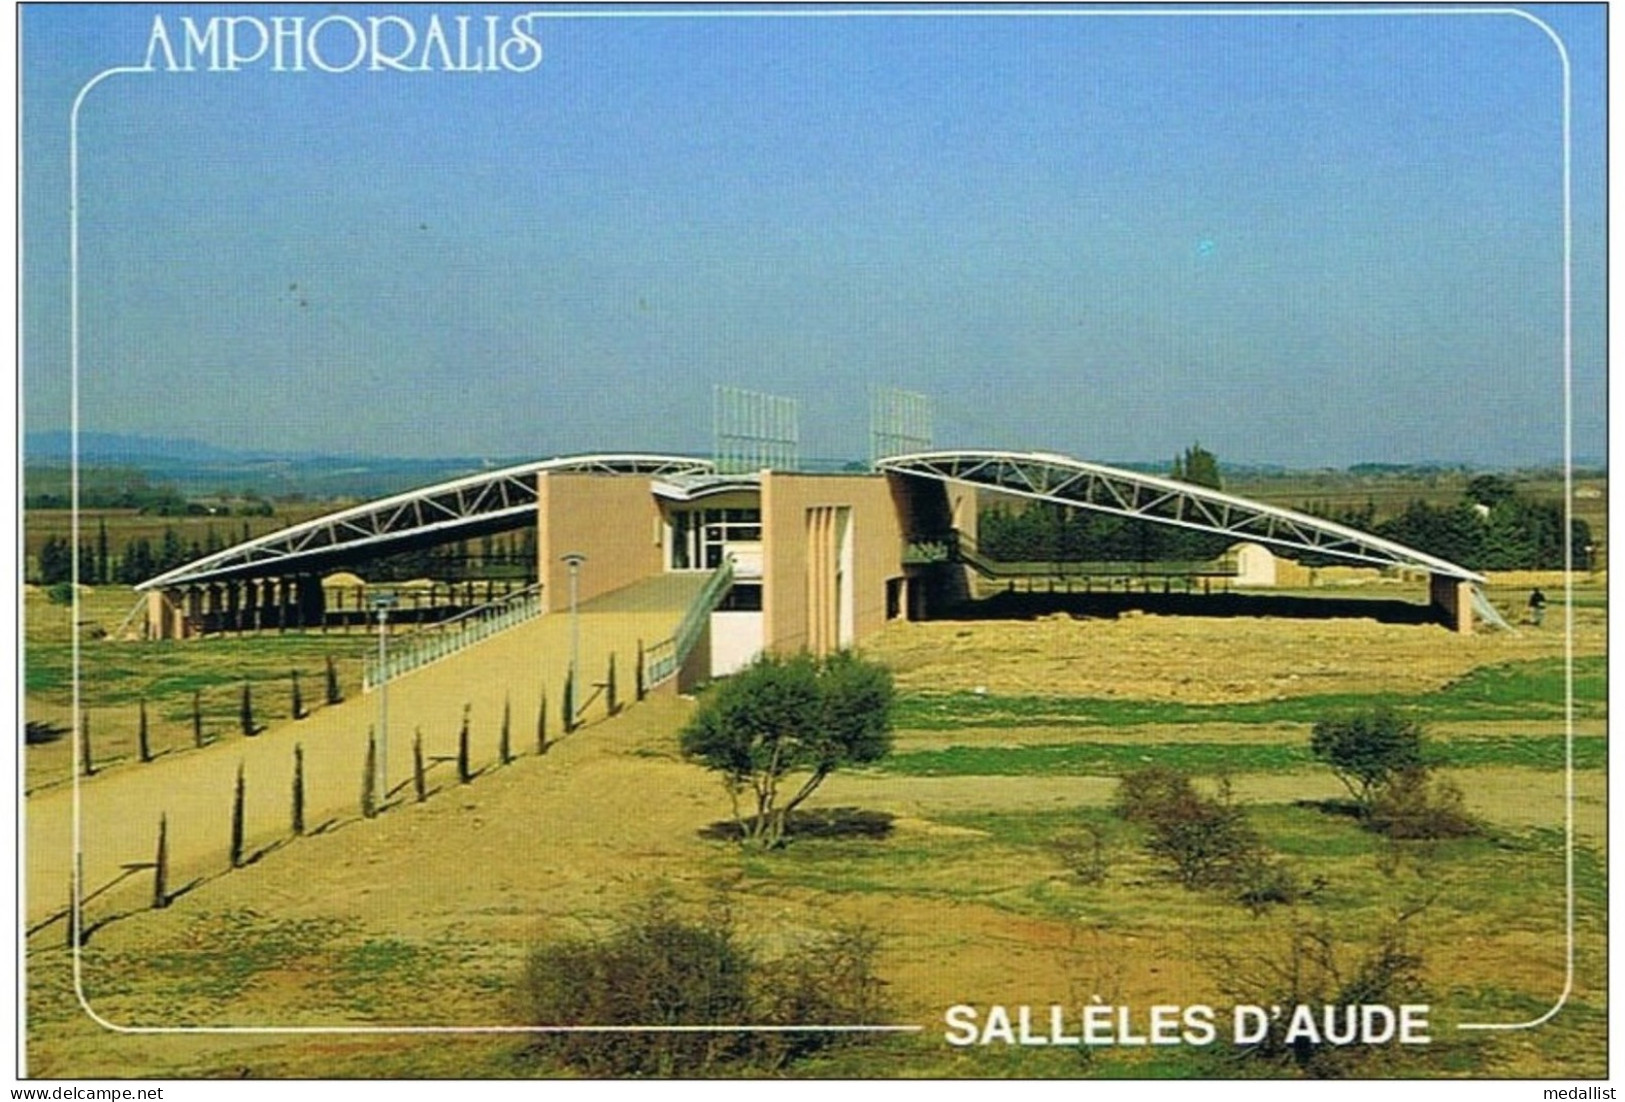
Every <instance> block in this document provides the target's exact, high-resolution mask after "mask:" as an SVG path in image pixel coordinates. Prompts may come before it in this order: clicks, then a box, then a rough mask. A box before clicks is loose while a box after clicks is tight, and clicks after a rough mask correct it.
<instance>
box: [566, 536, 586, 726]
mask: <svg viewBox="0 0 1625 1102" xmlns="http://www.w3.org/2000/svg"><path fill="white" fill-rule="evenodd" d="M563 561H564V562H566V563H568V564H569V565H570V686H571V694H570V695H571V697H572V699H571V700H570V711H571V712H574V711H575V706H576V702H575V700H574V697H575V696H576V695H578V694H579V693H580V692H581V615H580V613H579V611H578V610H577V608H576V592H577V588H576V587H577V580H578V578H579V577H580V575H581V564H582V563H584V562H586V561H587V556H585V555H583V554H582V553H581V552H579V551H571V552H570V553H569V554H567V555H564V556H563ZM575 719H576V717H575V716H574V715H567V716H565V717H564V722H565V723H568V724H571V725H572V726H573V725H574V724H575Z"/></svg>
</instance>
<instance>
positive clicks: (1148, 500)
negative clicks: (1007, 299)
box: [876, 451, 1484, 584]
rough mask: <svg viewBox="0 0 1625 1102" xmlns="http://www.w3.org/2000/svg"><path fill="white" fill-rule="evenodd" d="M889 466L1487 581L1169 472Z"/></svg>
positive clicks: (939, 455) (997, 464) (898, 461)
mask: <svg viewBox="0 0 1625 1102" xmlns="http://www.w3.org/2000/svg"><path fill="white" fill-rule="evenodd" d="M876 465H877V466H878V467H879V468H880V469H881V470H884V471H895V472H897V473H899V474H907V475H914V476H917V477H921V478H934V479H938V480H940V481H943V482H963V483H967V484H969V485H972V486H985V487H987V488H988V489H991V490H999V491H1001V492H1003V493H1009V494H1015V495H1017V496H1020V497H1026V498H1032V499H1035V500H1038V501H1049V502H1053V503H1055V504H1057V505H1070V506H1074V507H1077V508H1080V509H1093V510H1095V511H1097V512H1102V513H1112V514H1115V515H1117V516H1121V517H1130V518H1133V519H1136V520H1147V521H1154V522H1155V523H1158V524H1170V525H1177V526H1179V527H1182V528H1193V529H1195V530H1197V531H1199V532H1214V533H1218V534H1220V535H1226V536H1232V537H1234V538H1236V539H1238V540H1252V541H1254V542H1257V543H1267V544H1273V545H1275V546H1276V547H1284V548H1288V549H1290V550H1293V551H1312V552H1314V553H1316V554H1320V555H1330V556H1334V557H1336V558H1341V559H1348V560H1351V561H1354V562H1362V563H1367V564H1370V565H1374V566H1403V567H1411V568H1413V569H1418V570H1426V571H1427V572H1428V573H1430V574H1443V575H1446V576H1448V577H1452V578H1459V579H1461V580H1463V581H1470V582H1474V583H1477V584H1483V582H1484V577H1483V575H1481V574H1475V573H1474V572H1473V571H1471V570H1468V569H1467V568H1466V567H1464V566H1458V565H1456V564H1455V563H1453V562H1448V561H1446V560H1444V559H1441V558H1438V557H1436V556H1433V555H1429V554H1427V553H1425V552H1422V551H1417V550H1414V549H1412V548H1409V547H1406V546H1404V545H1403V544H1398V543H1395V542H1393V541H1392V540H1385V539H1382V538H1381V537H1378V536H1374V535H1372V534H1370V533H1369V532H1362V531H1360V530H1359V529H1357V528H1350V527H1348V526H1347V525H1342V524H1336V523H1333V522H1332V521H1329V520H1322V519H1321V518H1320V517H1314V516H1310V515H1309V514H1307V513H1299V512H1295V511H1294V510H1291V509H1282V508H1279V507H1277V506H1274V505H1265V504H1263V503H1262V502H1257V501H1248V500H1247V499H1246V498H1240V497H1236V496H1235V495H1234V494H1226V493H1222V492H1220V491H1218V490H1210V489H1208V488H1206V487H1204V486H1193V485H1190V484H1189V483H1185V482H1176V481H1174V480H1173V479H1170V478H1159V477H1157V476H1156V475H1149V474H1139V473H1137V472H1135V471H1125V470H1120V469H1118V468H1116V467H1106V466H1102V465H1101V464H1099V463H1086V462H1084V461H1083V460H1080V459H1072V458H1070V457H1068V456H1064V455H1052V454H1047V453H1042V452H1003V451H937V452H917V453H915V454H911V455H893V456H888V457H886V458H884V459H881V460H879V461H878V462H877V463H876Z"/></svg>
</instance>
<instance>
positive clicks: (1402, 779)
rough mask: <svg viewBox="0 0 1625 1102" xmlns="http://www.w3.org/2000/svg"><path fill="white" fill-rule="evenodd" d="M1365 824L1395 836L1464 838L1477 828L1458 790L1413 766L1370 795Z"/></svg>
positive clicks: (1476, 831)
mask: <svg viewBox="0 0 1625 1102" xmlns="http://www.w3.org/2000/svg"><path fill="white" fill-rule="evenodd" d="M1366 825H1367V826H1369V827H1370V828H1371V829H1372V830H1374V831H1377V832H1379V833H1381V834H1386V835H1387V836H1388V837H1390V838H1393V839H1396V840H1401V841H1404V840H1413V839H1438V838H1465V837H1469V836H1471V835H1474V834H1477V833H1478V832H1479V829H1480V828H1479V824H1478V822H1477V821H1476V820H1475V819H1474V818H1473V817H1472V816H1471V815H1469V814H1467V808H1466V804H1465V800H1464V797H1463V796H1462V791H1461V789H1460V788H1459V787H1457V785H1456V784H1455V783H1454V782H1452V781H1449V780H1446V779H1444V778H1442V777H1434V776H1432V775H1431V774H1430V773H1429V772H1428V771H1427V770H1426V769H1424V768H1422V767H1420V766H1416V767H1413V768H1411V769H1406V770H1404V771H1402V772H1400V773H1397V774H1395V775H1394V776H1392V777H1390V778H1389V779H1388V780H1387V781H1386V782H1385V783H1384V784H1383V785H1382V787H1380V788H1379V789H1377V791H1376V793H1375V794H1374V795H1373V797H1372V800H1371V810H1370V812H1369V814H1368V815H1367V817H1366Z"/></svg>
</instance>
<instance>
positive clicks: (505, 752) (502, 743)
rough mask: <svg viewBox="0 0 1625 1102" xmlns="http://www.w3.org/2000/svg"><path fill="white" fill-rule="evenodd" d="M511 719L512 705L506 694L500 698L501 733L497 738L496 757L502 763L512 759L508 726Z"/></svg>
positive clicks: (511, 743) (511, 745)
mask: <svg viewBox="0 0 1625 1102" xmlns="http://www.w3.org/2000/svg"><path fill="white" fill-rule="evenodd" d="M512 720H513V705H512V703H511V702H510V701H509V700H508V698H507V697H506V696H504V697H503V698H502V734H501V736H500V737H499V738H498V740H497V757H498V758H499V759H500V760H501V762H502V764H503V765H507V764H508V763H509V762H511V761H513V742H512V741H511V737H512V736H511V732H510V727H511V724H512Z"/></svg>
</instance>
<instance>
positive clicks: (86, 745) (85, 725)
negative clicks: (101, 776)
mask: <svg viewBox="0 0 1625 1102" xmlns="http://www.w3.org/2000/svg"><path fill="white" fill-rule="evenodd" d="M79 760H80V761H81V762H83V763H84V769H85V776H87V777H93V776H95V775H96V763H95V761H94V760H93V759H92V758H91V756H90V713H89V712H86V713H85V714H84V715H82V716H80V717H79Z"/></svg>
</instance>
